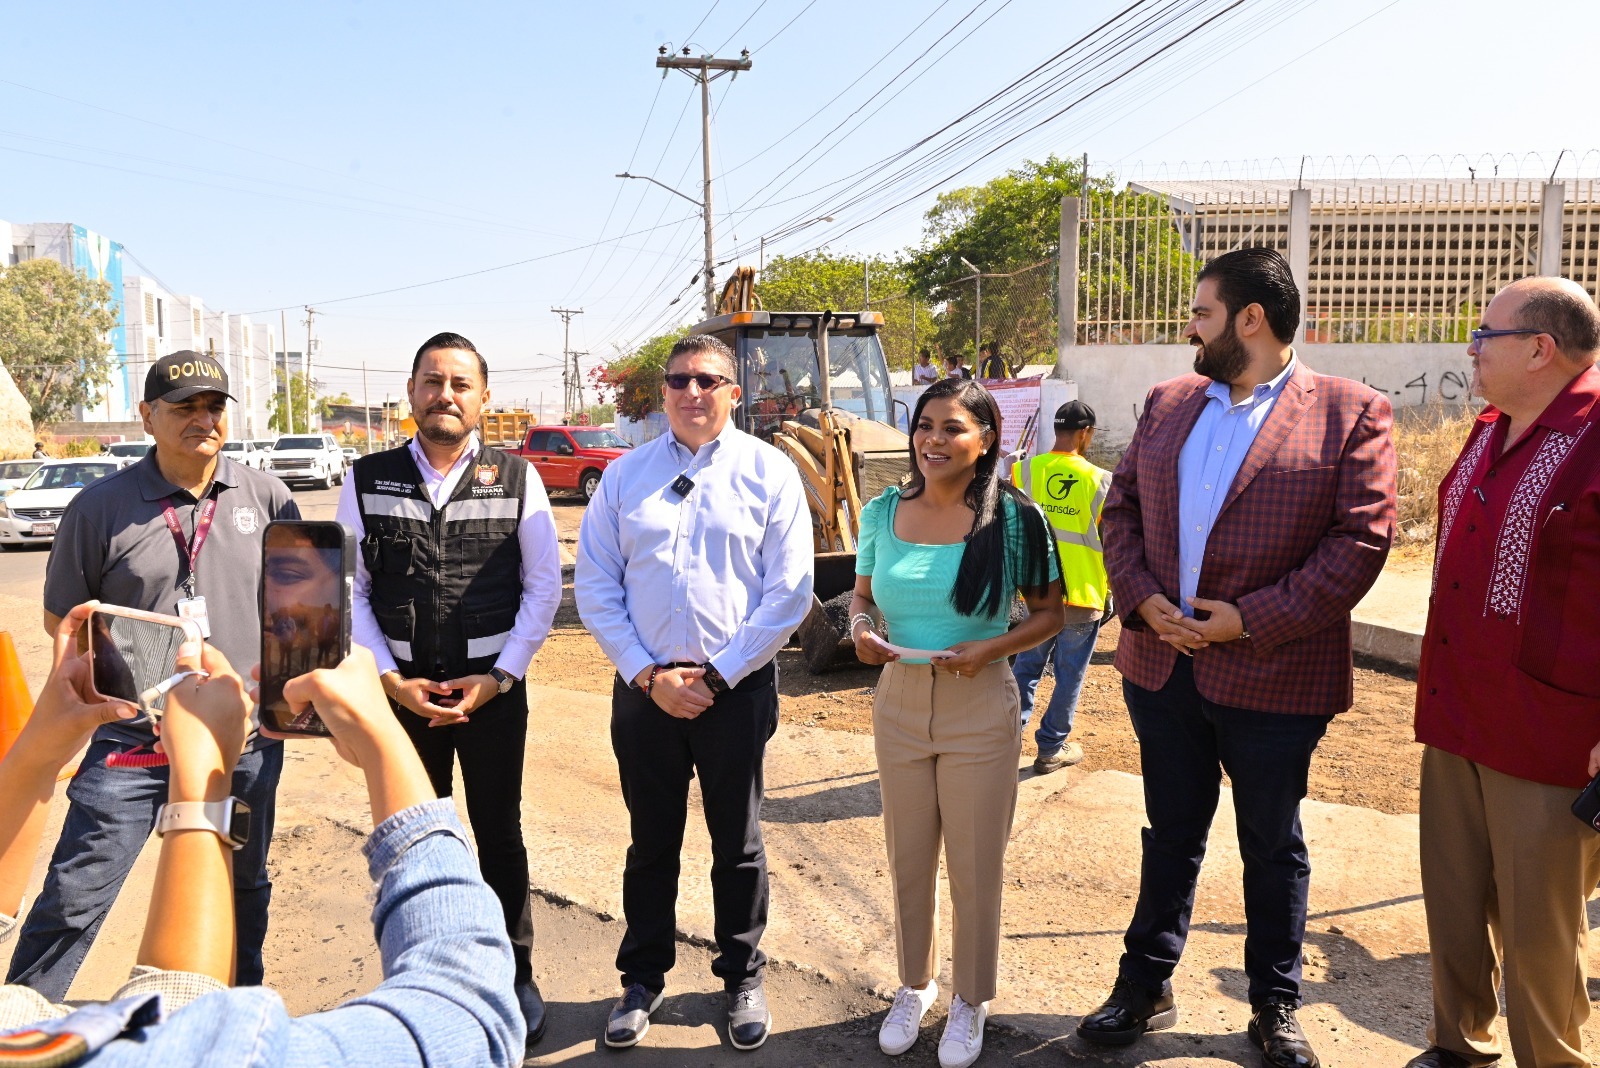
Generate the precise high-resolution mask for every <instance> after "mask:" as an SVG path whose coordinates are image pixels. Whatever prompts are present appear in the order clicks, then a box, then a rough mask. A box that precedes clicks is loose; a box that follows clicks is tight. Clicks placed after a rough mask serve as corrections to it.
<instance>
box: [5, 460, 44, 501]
mask: <svg viewBox="0 0 1600 1068" xmlns="http://www.w3.org/2000/svg"><path fill="white" fill-rule="evenodd" d="M42 463H44V461H43V460H4V461H0V501H3V500H5V499H6V495H7V494H9V493H10V492H11V491H12V490H14V489H21V488H22V484H23V483H24V482H26V481H28V476H29V475H31V474H33V473H34V472H35V471H37V470H38V469H39V465H40V464H42Z"/></svg>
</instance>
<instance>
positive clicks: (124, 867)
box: [6, 739, 283, 1001]
mask: <svg viewBox="0 0 1600 1068" xmlns="http://www.w3.org/2000/svg"><path fill="white" fill-rule="evenodd" d="M127 748H128V746H127V745H126V744H125V743H123V742H117V741H108V740H101V739H96V740H95V741H94V742H92V743H91V744H90V746H89V749H88V751H87V752H85V754H84V757H83V763H82V764H81V765H80V766H79V769H78V774H77V775H76V776H74V777H73V779H72V783H71V785H69V786H68V787H67V800H68V801H69V802H71V804H70V807H69V808H68V809H67V818H66V822H65V823H64V824H63V825H62V828H61V838H60V840H59V841H57V842H56V849H55V853H54V854H53V855H52V856H51V857H50V872H49V874H48V875H46V876H45V881H44V889H43V890H41V891H40V892H39V900H37V901H35V902H34V903H33V907H32V908H30V909H29V910H28V915H27V918H26V919H25V920H24V921H23V924H22V930H21V932H20V933H19V934H18V936H17V949H16V952H15V953H14V954H13V955H12V957H11V970H10V972H9V974H8V975H7V976H6V982H8V983H21V984H22V985H23V986H29V987H32V988H33V989H34V990H37V991H38V992H39V993H41V994H43V995H44V996H45V997H46V998H48V999H49V1000H51V1001H62V1000H64V999H65V998H66V996H67V988H68V987H70V986H71V985H72V979H73V977H74V976H75V975H77V974H78V968H79V967H80V966H81V965H82V964H83V958H84V957H86V956H88V955H89V947H90V946H92V945H93V944H94V939H95V935H96V934H98V933H99V931H100V925H101V924H102V923H104V922H105V918H106V914H107V913H108V912H110V911H111V905H112V903H113V902H115V901H116V900H117V893H118V891H120V890H121V889H122V881H123V880H124V879H126V878H127V877H128V872H129V870H130V869H131V868H132V867H133V862H134V861H135V860H137V859H138V857H139V851H140V850H141V849H143V848H144V844H145V842H146V841H147V840H148V839H149V837H150V832H151V831H152V830H154V829H155V824H156V809H157V808H159V807H160V806H161V805H163V804H165V803H166V800H167V773H168V772H169V770H170V769H169V768H167V767H166V766H162V767H156V768H108V767H106V757H108V756H110V755H111V754H112V753H116V752H120V751H122V750H124V749H127ZM282 772H283V746H282V745H267V746H263V747H261V748H260V749H255V750H252V751H251V752H248V753H246V754H244V755H243V756H241V757H240V758H239V765H238V767H237V768H236V769H235V770H234V773H233V794H234V796H235V797H237V798H239V800H241V801H243V802H244V803H245V804H247V805H249V806H250V813H251V817H252V819H251V827H250V841H249V842H248V843H246V845H245V846H244V848H243V849H240V850H239V851H237V852H236V853H234V855H233V907H234V931H235V937H236V939H237V944H238V958H237V961H238V962H237V964H236V966H235V969H234V971H235V982H236V983H237V984H239V985H240V986H255V985H257V984H259V983H260V982H261V978H262V963H261V943H262V942H263V941H265V939H266V937H267V907H268V905H270V904H271V902H272V882H271V880H270V879H268V878H267V846H268V845H269V844H270V843H271V841H272V823H273V816H274V813H275V806H276V803H277V796H278V777H279V775H280V774H282Z"/></svg>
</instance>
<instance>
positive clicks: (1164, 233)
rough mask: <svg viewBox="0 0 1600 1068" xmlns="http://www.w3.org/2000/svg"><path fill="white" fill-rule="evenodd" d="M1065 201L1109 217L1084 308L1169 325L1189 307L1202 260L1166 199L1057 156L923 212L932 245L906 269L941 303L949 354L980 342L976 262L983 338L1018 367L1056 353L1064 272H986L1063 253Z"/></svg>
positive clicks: (1096, 243)
mask: <svg viewBox="0 0 1600 1068" xmlns="http://www.w3.org/2000/svg"><path fill="white" fill-rule="evenodd" d="M1064 196H1077V197H1082V198H1084V200H1085V201H1086V216H1085V217H1087V218H1096V219H1100V220H1104V222H1103V223H1102V225H1103V226H1104V227H1105V229H1104V230H1103V231H1102V232H1100V233H1098V234H1097V235H1096V237H1095V239H1094V240H1093V241H1085V242H1084V244H1083V246H1082V249H1081V251H1080V261H1079V271H1078V286H1079V294H1080V306H1081V307H1083V308H1085V309H1092V308H1098V307H1104V306H1110V305H1117V306H1119V307H1122V306H1129V311H1130V316H1129V317H1130V318H1134V319H1137V320H1141V321H1159V320H1163V319H1169V318H1171V317H1172V316H1173V315H1174V314H1177V313H1178V312H1179V311H1181V309H1183V308H1186V307H1187V303H1188V301H1189V298H1190V294H1189V293H1188V292H1187V287H1188V285H1189V284H1190V280H1191V279H1192V278H1193V277H1194V271H1195V270H1196V269H1197V267H1198V260H1197V259H1196V258H1195V257H1194V256H1193V255H1191V254H1190V253H1188V252H1186V251H1185V250H1184V248H1183V243H1182V239H1181V235H1180V234H1179V233H1178V231H1177V229H1176V228H1175V227H1174V226H1173V225H1172V224H1171V222H1170V214H1171V213H1170V211H1169V210H1168V209H1167V207H1166V205H1165V203H1164V202H1163V201H1162V199H1161V198H1160V197H1158V196H1155V195H1153V194H1140V193H1132V192H1126V191H1124V192H1118V191H1117V188H1116V183H1115V181H1114V179H1113V178H1112V177H1111V176H1109V175H1104V176H1101V177H1095V176H1093V175H1085V174H1084V172H1083V165H1082V164H1081V163H1079V162H1077V161H1074V160H1062V159H1058V158H1056V157H1055V156H1050V157H1049V158H1047V159H1045V160H1044V161H1043V162H1033V161H1027V162H1024V163H1023V165H1022V166H1021V167H1018V168H1017V169H1016V170H1013V171H1009V172H1007V173H1006V174H1003V175H1001V176H1000V177H998V178H995V179H994V180H992V181H990V182H988V183H986V184H984V185H981V186H968V187H965V188H961V189H955V190H951V191H950V192H947V193H942V194H940V196H939V198H938V200H937V201H936V202H935V204H934V206H933V207H932V208H931V209H929V211H928V213H927V214H926V215H925V216H924V226H923V241H922V245H921V246H920V247H919V248H918V249H916V250H914V251H913V252H911V253H910V255H909V256H908V257H907V259H906V261H905V267H906V274H907V277H908V280H909V281H910V283H911V286H912V288H913V290H914V291H915V292H917V293H918V294H919V295H920V296H921V297H922V298H923V299H925V300H927V301H929V302H937V303H942V304H943V311H942V312H941V313H940V314H939V316H938V339H939V341H940V343H941V344H942V345H943V346H944V347H945V349H946V351H947V352H949V351H958V350H971V349H973V348H974V347H975V346H974V343H973V336H974V333H975V327H976V325H977V324H976V322H975V319H976V316H977V314H978V311H979V309H978V306H977V301H976V299H975V298H976V295H977V287H976V285H975V284H974V283H973V281H972V280H971V277H972V273H973V272H972V269H971V268H969V267H968V266H967V265H966V263H963V262H962V261H963V260H966V261H967V262H970V263H972V264H974V265H975V266H977V267H978V268H980V269H981V270H982V271H983V273H984V276H985V277H984V279H983V307H982V315H983V327H984V329H983V333H984V338H983V340H985V341H988V340H995V341H998V342H1000V343H1001V346H1002V351H1003V352H1005V353H1006V355H1007V357H1008V358H1010V359H1011V360H1013V361H1014V362H1015V363H1020V362H1021V361H1023V360H1025V359H1027V358H1029V357H1033V356H1040V355H1044V354H1046V353H1053V351H1054V348H1055V341H1056V335H1057V327H1056V319H1057V309H1058V308H1059V300H1058V295H1057V293H1056V285H1055V277H1054V275H1055V268H1054V265H1053V264H1051V265H1047V266H1044V267H1039V268H1037V269H1036V270H1035V271H1029V272H1026V273H1025V274H1017V275H1013V277H1012V278H1010V279H1004V278H994V279H991V278H990V277H988V276H989V275H1006V274H1012V273H1013V272H1017V271H1019V270H1021V269H1022V268H1025V267H1029V266H1031V265H1034V264H1038V263H1041V262H1042V261H1054V260H1055V259H1056V258H1057V257H1058V256H1059V254H1060V248H1061V198H1062V197H1064ZM1133 296H1137V305H1138V307H1137V309H1133V308H1131V304H1132V303H1133V302H1132V301H1131V300H1130V299H1129V298H1130V297H1133ZM1178 317H1179V318H1182V316H1181V315H1179V316H1178ZM1081 340H1103V339H1099V338H1084V339H1081ZM1123 340H1152V341H1153V340H1161V339H1158V338H1156V337H1153V336H1152V337H1149V338H1145V337H1137V338H1123Z"/></svg>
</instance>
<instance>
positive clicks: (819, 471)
mask: <svg viewBox="0 0 1600 1068" xmlns="http://www.w3.org/2000/svg"><path fill="white" fill-rule="evenodd" d="M753 279H754V272H753V271H751V270H750V268H740V269H739V273H738V274H737V275H736V276H735V277H734V278H733V279H732V280H731V281H730V282H729V283H728V286H727V288H726V289H725V290H724V291H723V295H722V301H721V304H720V306H719V308H718V312H719V314H717V315H715V316H713V317H712V318H710V319H707V320H705V321H703V322H700V323H697V324H695V325H694V326H692V327H690V329H689V332H690V333H691V334H710V335H712V336H714V337H717V338H719V339H721V340H722V341H723V342H725V343H726V344H727V346H728V347H729V348H730V349H732V350H733V354H734V362H735V366H736V369H737V372H738V376H739V386H740V388H741V389H742V390H743V394H744V399H743V401H742V402H741V403H740V405H739V407H738V409H736V415H735V419H736V420H737V421H738V425H739V428H740V429H741V430H744V431H746V432H747V433H750V434H754V435H755V436H756V437H758V438H761V439H762V440H763V441H767V442H770V443H771V444H773V445H774V446H776V447H777V448H778V449H780V450H782V451H783V452H784V453H785V454H786V455H787V456H788V457H789V458H790V459H791V460H793V461H794V463H795V466H796V467H798V468H799V470H800V477H801V482H802V483H803V484H804V486H805V491H806V502H807V504H808V506H809V508H810V512H811V528H812V541H813V545H814V547H815V550H816V570H815V575H816V582H815V589H814V592H813V594H812V605H811V612H810V614H809V615H808V616H807V617H806V620H805V622H804V623H802V624H801V626H800V632H799V633H800V645H801V650H802V653H803V659H804V661H805V664H806V666H807V668H809V669H810V670H811V671H812V672H813V673H820V672H824V671H828V670H832V669H834V668H838V667H842V666H846V665H850V664H854V663H856V659H855V647H854V645H853V644H852V643H851V641H850V636H849V629H848V624H847V623H846V622H845V616H847V615H848V613H842V612H840V611H839V610H838V608H837V606H835V607H834V610H833V611H832V612H830V611H829V610H828V609H827V608H826V607H825V605H826V604H827V602H829V601H833V600H834V599H835V598H837V597H839V596H840V595H841V594H844V593H847V592H848V591H849V590H850V589H851V588H852V587H853V586H854V585H855V570H856V538H857V536H858V535H859V534H860V529H861V506H862V504H864V503H865V502H866V501H870V500H871V499H872V498H874V497H876V496H877V495H878V494H879V493H881V492H882V491H883V489H884V487H886V486H890V485H895V484H897V483H898V482H899V481H900V480H901V479H902V478H903V477H904V476H905V475H906V473H907V470H908V464H909V460H910V453H909V440H908V439H907V436H906V434H905V433H904V432H903V431H901V430H900V429H899V427H898V425H897V420H896V418H895V416H896V411H895V406H896V404H897V403H898V404H899V406H900V408H901V409H904V408H905V404H904V402H896V401H895V400H894V393H893V391H892V390H891V388H890V384H889V363H888V360H887V359H886V358H885V356H884V352H883V345H882V343H881V341H880V340H879V337H878V332H879V330H880V329H881V328H882V327H883V313H882V312H875V311H841V312H835V311H831V310H822V311H773V310H767V309H764V308H761V307H760V301H759V300H758V299H757V298H756V295H755V293H754V286H753V284H752V283H753Z"/></svg>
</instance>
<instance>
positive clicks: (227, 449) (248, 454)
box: [222, 438, 267, 471]
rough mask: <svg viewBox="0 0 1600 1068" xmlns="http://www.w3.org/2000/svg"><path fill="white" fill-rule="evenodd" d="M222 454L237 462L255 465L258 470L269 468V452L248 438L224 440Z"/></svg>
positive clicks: (248, 465) (249, 465) (250, 465)
mask: <svg viewBox="0 0 1600 1068" xmlns="http://www.w3.org/2000/svg"><path fill="white" fill-rule="evenodd" d="M222 455H224V456H226V457H227V458H228V459H230V460H232V461H233V462H234V463H236V464H243V465H244V466H246V467H253V468H255V469H256V470H257V471H265V470H266V469H267V454H266V453H265V452H263V451H262V450H261V449H260V448H258V447H257V446H256V443H255V442H253V441H251V440H249V439H248V438H245V439H242V440H239V441H225V442H223V443H222Z"/></svg>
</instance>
